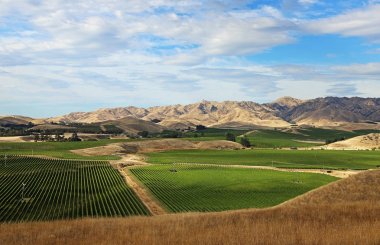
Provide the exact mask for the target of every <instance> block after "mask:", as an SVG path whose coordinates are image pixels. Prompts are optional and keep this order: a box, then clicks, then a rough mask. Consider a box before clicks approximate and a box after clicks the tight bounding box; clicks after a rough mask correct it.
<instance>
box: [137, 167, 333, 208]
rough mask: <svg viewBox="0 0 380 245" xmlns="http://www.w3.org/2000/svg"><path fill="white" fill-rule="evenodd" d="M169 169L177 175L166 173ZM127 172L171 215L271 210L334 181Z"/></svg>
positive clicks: (213, 170) (260, 173)
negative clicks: (179, 213)
mask: <svg viewBox="0 0 380 245" xmlns="http://www.w3.org/2000/svg"><path fill="white" fill-rule="evenodd" d="M172 168H175V169H176V170H177V171H178V172H170V170H171V169H172ZM131 172H132V173H133V174H134V175H135V176H136V177H137V178H138V179H139V180H140V181H141V182H142V183H143V184H145V185H146V186H147V187H148V188H149V190H150V191H151V192H152V193H153V194H154V195H155V197H156V198H157V199H159V200H160V201H161V202H162V203H164V204H165V206H166V207H168V209H169V210H170V211H172V212H188V211H201V212H203V211H222V210H234V209H244V208H253V207H255V208H263V207H269V206H275V205H277V204H279V203H282V202H284V201H286V200H288V199H291V198H293V197H295V196H298V195H300V194H303V193H305V192H307V191H309V190H311V189H314V188H316V187H319V186H321V185H325V184H327V183H330V182H332V181H334V180H337V178H335V177H331V176H327V175H322V174H308V173H291V172H279V171H272V170H258V169H243V168H225V167H216V166H192V165H183V164H178V165H174V166H173V165H154V166H149V167H144V168H136V169H131Z"/></svg>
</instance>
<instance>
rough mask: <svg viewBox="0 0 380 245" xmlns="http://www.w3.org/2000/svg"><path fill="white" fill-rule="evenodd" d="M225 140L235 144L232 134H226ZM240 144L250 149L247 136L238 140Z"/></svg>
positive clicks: (234, 137)
mask: <svg viewBox="0 0 380 245" xmlns="http://www.w3.org/2000/svg"><path fill="white" fill-rule="evenodd" d="M226 140H228V141H233V142H236V136H235V135H234V134H233V133H230V132H227V133H226ZM240 144H241V145H242V146H244V147H251V146H252V145H251V142H250V141H249V139H248V137H247V136H243V137H241V138H240Z"/></svg>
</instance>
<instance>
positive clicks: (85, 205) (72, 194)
mask: <svg viewBox="0 0 380 245" xmlns="http://www.w3.org/2000/svg"><path fill="white" fill-rule="evenodd" d="M0 159H2V160H1V161H0V186H1V189H0V222H20V221H32V220H33V221H35V220H52V219H72V218H79V217H101V216H106V217H115V216H131V215H148V214H149V212H148V210H147V208H146V207H145V206H144V205H143V204H142V203H141V201H140V200H139V199H138V198H137V196H136V195H135V194H134V192H133V191H132V190H131V189H130V188H129V187H128V186H127V184H126V183H125V181H124V179H123V177H122V176H121V175H120V174H119V173H118V172H117V170H115V169H114V168H112V167H111V165H110V164H109V163H108V162H105V161H73V160H48V159H41V158H33V157H21V156H8V157H7V162H6V164H5V161H4V156H0ZM23 183H25V190H24V195H22V184H23ZM22 197H24V198H22Z"/></svg>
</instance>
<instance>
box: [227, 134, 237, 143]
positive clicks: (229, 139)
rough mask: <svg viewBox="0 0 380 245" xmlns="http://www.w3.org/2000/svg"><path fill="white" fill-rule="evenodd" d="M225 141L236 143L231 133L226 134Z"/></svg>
mask: <svg viewBox="0 0 380 245" xmlns="http://www.w3.org/2000/svg"><path fill="white" fill-rule="evenodd" d="M226 140H228V141H233V142H236V136H235V135H234V134H233V133H230V132H228V133H226Z"/></svg>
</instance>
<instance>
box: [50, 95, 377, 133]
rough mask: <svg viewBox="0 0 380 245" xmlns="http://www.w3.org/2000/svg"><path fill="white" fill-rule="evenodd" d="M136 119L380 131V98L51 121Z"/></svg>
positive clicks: (118, 112)
mask: <svg viewBox="0 0 380 245" xmlns="http://www.w3.org/2000/svg"><path fill="white" fill-rule="evenodd" d="M125 117H134V118H138V119H142V120H146V121H151V120H157V121H160V124H161V125H163V126H166V127H169V128H186V127H189V126H194V125H198V124H203V125H206V126H209V127H227V128H228V127H240V126H241V125H244V127H251V128H252V127H255V126H256V127H260V126H265V127H287V126H289V125H290V124H291V123H297V124H300V125H302V124H306V125H314V126H322V127H323V126H329V127H337V126H340V125H344V126H345V127H346V128H350V127H354V128H355V126H351V125H352V124H355V125H359V128H379V127H380V126H379V124H377V122H378V121H380V99H378V98H359V97H353V98H346V97H344V98H338V97H326V98H317V99H311V100H305V101H304V100H299V99H295V98H291V97H283V98H279V99H278V100H276V101H274V102H272V103H266V104H259V103H255V102H252V101H224V102H215V101H206V100H204V101H201V102H198V103H194V104H189V105H169V106H155V107H150V108H138V107H120V108H113V109H99V110H97V111H94V112H77V113H70V114H68V115H64V116H60V117H56V118H51V119H50V120H52V121H65V122H82V123H94V122H104V121H110V120H118V119H121V118H125Z"/></svg>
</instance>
